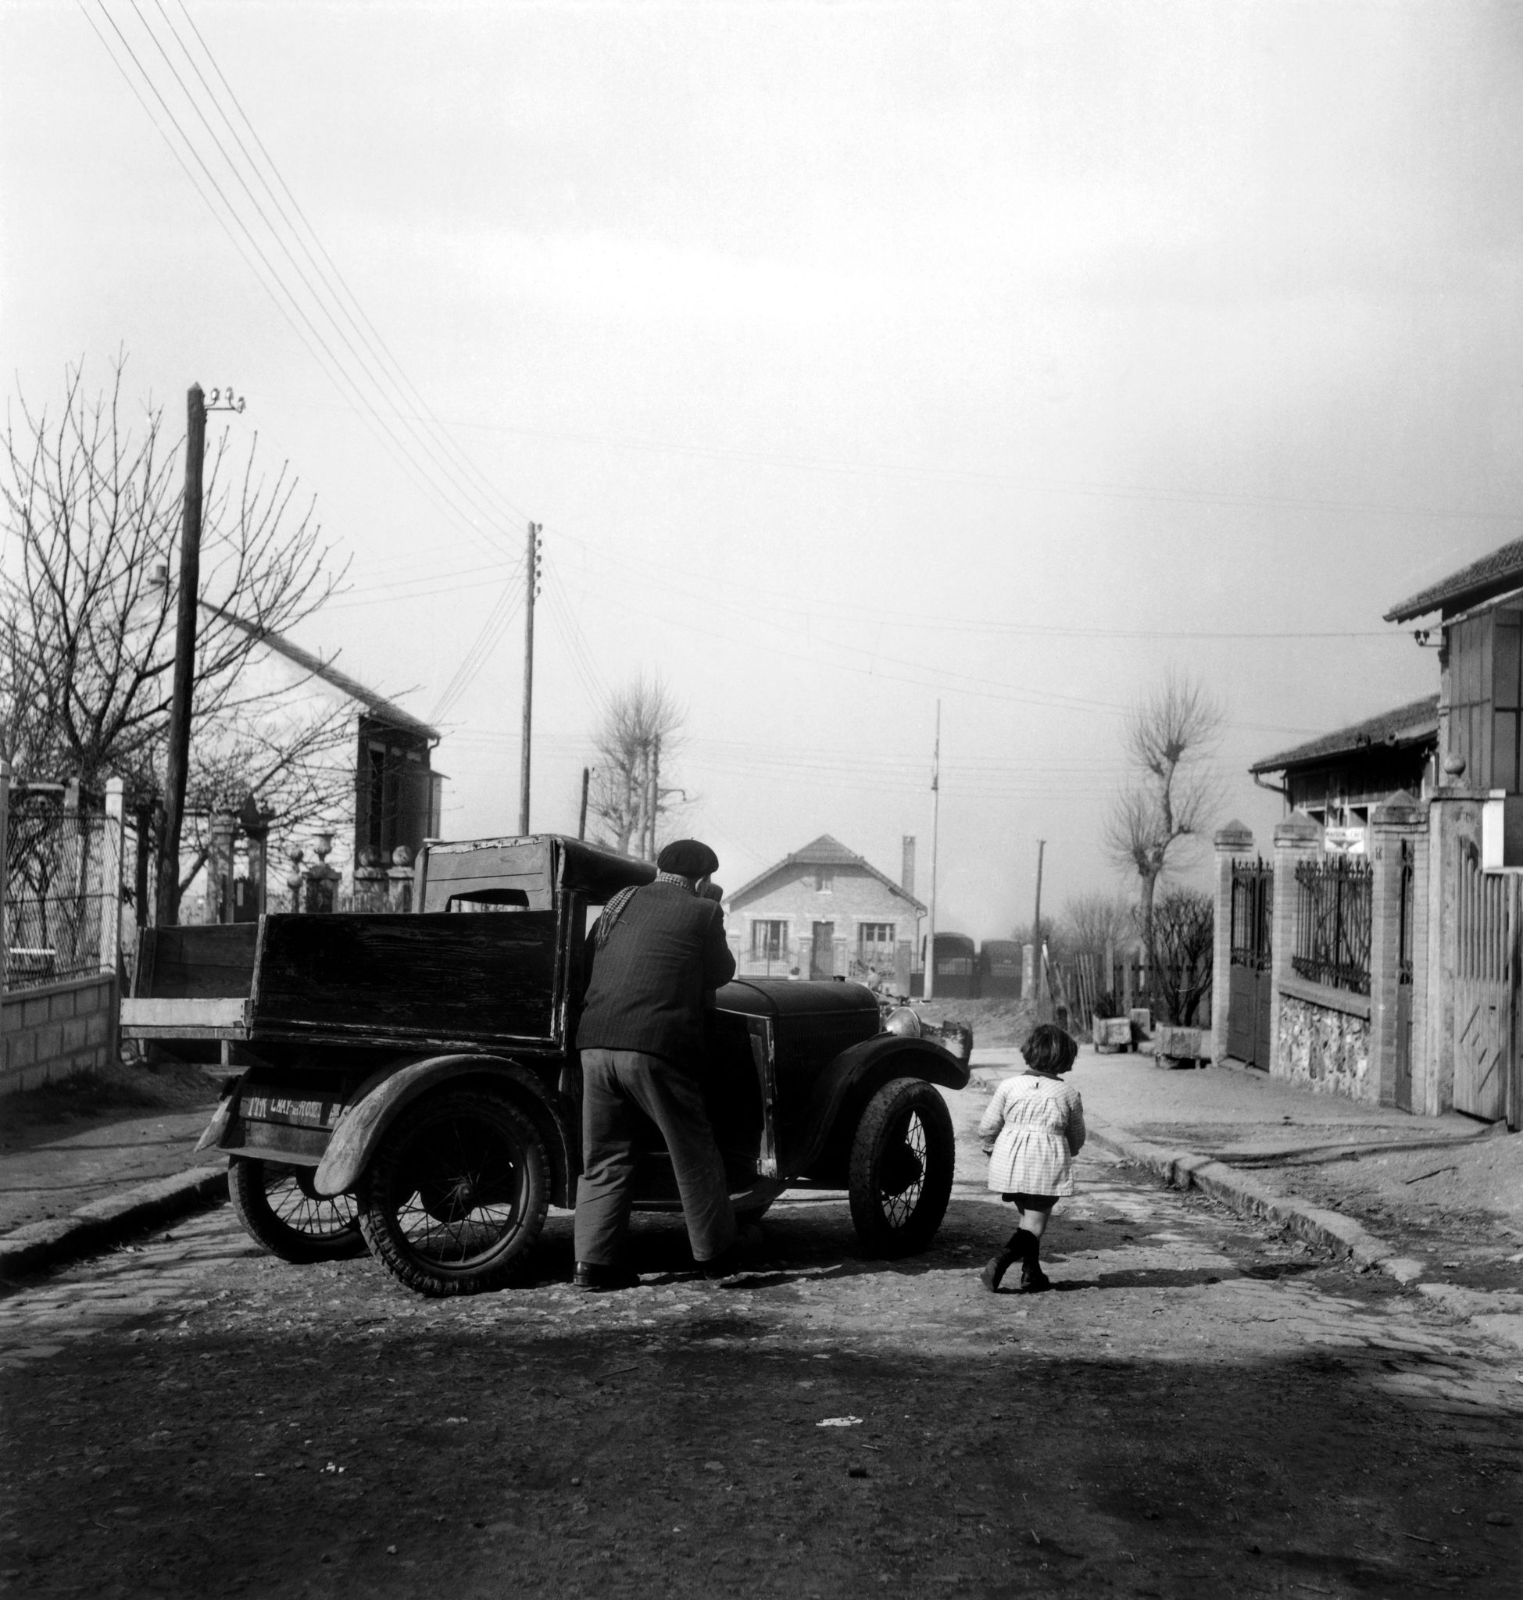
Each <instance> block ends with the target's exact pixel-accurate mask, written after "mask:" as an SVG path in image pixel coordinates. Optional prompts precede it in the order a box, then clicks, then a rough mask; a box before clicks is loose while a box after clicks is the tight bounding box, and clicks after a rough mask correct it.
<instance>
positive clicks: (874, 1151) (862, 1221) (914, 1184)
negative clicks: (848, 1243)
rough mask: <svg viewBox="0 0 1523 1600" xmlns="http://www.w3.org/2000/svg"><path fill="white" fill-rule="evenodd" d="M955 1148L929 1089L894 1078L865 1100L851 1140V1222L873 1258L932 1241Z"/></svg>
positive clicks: (947, 1119)
mask: <svg viewBox="0 0 1523 1600" xmlns="http://www.w3.org/2000/svg"><path fill="white" fill-rule="evenodd" d="M956 1159H957V1144H956V1139H955V1138H954V1136H953V1133H952V1116H951V1113H950V1112H949V1111H948V1110H947V1107H946V1102H945V1101H944V1100H943V1099H942V1098H941V1096H940V1095H939V1094H938V1093H937V1092H936V1088H935V1086H934V1085H933V1084H929V1083H923V1082H922V1081H921V1080H920V1079H918V1078H895V1079H894V1080H893V1081H892V1082H890V1083H886V1084H884V1086H883V1087H882V1088H881V1089H879V1090H878V1092H877V1093H876V1094H875V1095H874V1096H873V1097H872V1099H871V1100H869V1101H868V1102H867V1107H866V1109H865V1110H864V1111H863V1113H862V1120H861V1121H860V1122H859V1123H858V1124H857V1131H856V1133H855V1134H854V1135H853V1137H852V1141H851V1164H850V1167H849V1168H848V1172H849V1179H848V1183H849V1189H850V1194H851V1220H852V1222H853V1223H854V1224H855V1226H856V1230H857V1237H858V1239H860V1240H861V1242H862V1248H863V1250H864V1251H865V1252H866V1253H867V1254H868V1255H870V1256H890V1257H892V1256H909V1255H914V1254H916V1253H917V1252H918V1251H921V1250H924V1249H925V1248H926V1247H927V1246H928V1245H929V1244H930V1242H931V1240H932V1239H934V1238H935V1237H936V1230H937V1229H938V1228H939V1227H940V1226H941V1219H942V1218H943V1217H944V1216H945V1215H946V1210H947V1201H948V1200H949V1199H950V1198H951V1194H952V1169H953V1166H954V1165H955V1163H956Z"/></svg>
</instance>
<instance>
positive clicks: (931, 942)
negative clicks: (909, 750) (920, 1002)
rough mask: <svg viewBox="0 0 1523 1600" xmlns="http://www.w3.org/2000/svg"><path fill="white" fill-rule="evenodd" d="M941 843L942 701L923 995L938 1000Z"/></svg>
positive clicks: (935, 767) (935, 764)
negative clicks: (938, 875)
mask: <svg viewBox="0 0 1523 1600" xmlns="http://www.w3.org/2000/svg"><path fill="white" fill-rule="evenodd" d="M940 841H941V701H939V700H938V701H937V702H936V743H935V746H934V747H933V750H932V754H931V926H930V932H929V933H928V934H927V935H926V941H925V979H924V982H923V983H922V984H921V993H922V994H923V995H924V997H925V998H926V999H927V1000H934V999H935V998H936V856H937V846H938V845H939V843H940Z"/></svg>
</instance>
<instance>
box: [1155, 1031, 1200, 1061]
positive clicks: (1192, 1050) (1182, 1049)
mask: <svg viewBox="0 0 1523 1600" xmlns="http://www.w3.org/2000/svg"><path fill="white" fill-rule="evenodd" d="M1153 1053H1154V1054H1155V1055H1156V1056H1157V1057H1158V1058H1159V1059H1160V1060H1172V1061H1194V1060H1197V1059H1198V1058H1200V1057H1201V1056H1204V1055H1208V1054H1209V1053H1210V1048H1209V1038H1208V1037H1207V1038H1203V1037H1202V1030H1201V1029H1199V1028H1175V1027H1170V1026H1169V1025H1167V1024H1160V1025H1159V1027H1158V1028H1157V1029H1155V1030H1154V1033H1153Z"/></svg>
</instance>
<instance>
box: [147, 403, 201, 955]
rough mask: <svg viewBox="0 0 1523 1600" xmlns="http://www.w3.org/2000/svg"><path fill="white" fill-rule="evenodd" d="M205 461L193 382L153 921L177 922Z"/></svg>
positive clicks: (187, 413) (187, 415)
mask: <svg viewBox="0 0 1523 1600" xmlns="http://www.w3.org/2000/svg"><path fill="white" fill-rule="evenodd" d="M205 458H206V396H205V394H204V393H203V392H202V389H201V385H200V384H199V383H193V384H191V386H190V391H189V393H188V394H187V395H186V397H185V504H184V508H183V511H182V517H181V523H180V593H179V597H178V604H177V608H176V613H175V669H174V680H173V687H172V689H171V691H170V699H169V748H168V752H167V754H166V756H165V759H164V826H163V831H162V832H161V833H160V835H159V883H158V891H159V892H158V896H157V904H156V906H155V908H154V910H155V920H156V921H157V922H158V923H159V924H160V925H161V926H169V925H172V924H173V923H175V922H178V921H179V915H180V911H179V895H180V829H181V825H182V824H183V822H184V820H185V780H186V775H187V774H188V772H189V770H190V719H191V711H192V709H193V707H192V704H191V701H192V696H193V692H194V689H195V678H196V607H197V605H198V603H199V602H200V598H201V469H202V464H203V462H204V460H205Z"/></svg>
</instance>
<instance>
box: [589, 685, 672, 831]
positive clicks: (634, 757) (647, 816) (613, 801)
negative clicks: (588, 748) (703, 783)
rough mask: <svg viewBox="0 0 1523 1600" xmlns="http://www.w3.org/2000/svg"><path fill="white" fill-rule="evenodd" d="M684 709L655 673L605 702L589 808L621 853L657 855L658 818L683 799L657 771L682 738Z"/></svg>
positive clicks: (596, 744) (660, 770)
mask: <svg viewBox="0 0 1523 1600" xmlns="http://www.w3.org/2000/svg"><path fill="white" fill-rule="evenodd" d="M682 721H683V714H682V710H681V708H680V707H679V706H678V704H677V702H676V700H675V699H674V698H673V696H672V693H671V691H670V690H669V689H668V688H667V687H666V685H665V684H663V683H662V682H661V680H660V679H659V678H654V679H649V680H647V679H646V678H645V677H644V676H643V675H641V676H640V677H637V678H636V679H635V681H634V682H633V683H632V684H630V685H629V687H628V688H625V689H622V690H620V691H619V692H618V693H617V694H615V695H614V696H613V698H612V700H611V701H610V702H609V705H608V709H607V711H606V712H605V714H604V717H603V722H602V725H601V726H600V727H599V729H598V731H597V734H596V736H595V738H594V741H593V747H594V750H595V751H596V754H595V756H594V766H593V776H592V783H591V786H590V789H589V793H588V809H589V810H590V811H591V812H592V814H593V816H594V817H596V818H597V820H598V821H599V822H600V823H601V824H602V826H603V830H604V831H605V833H606V835H607V837H606V839H604V841H603V842H605V843H607V844H610V845H612V847H613V848H614V849H615V850H618V851H620V852H621V853H623V854H634V855H637V856H639V857H641V859H643V860H647V861H654V860H655V858H656V854H657V850H658V844H657V839H658V837H659V834H660V827H661V820H662V818H663V817H665V816H667V815H669V814H670V813H671V812H672V811H673V810H675V809H676V808H677V807H678V806H680V805H684V804H686V803H687V802H688V799H689V796H688V795H687V793H686V792H685V791H684V790H682V789H680V788H678V787H677V786H676V785H674V784H670V783H668V782H666V781H665V779H664V778H663V776H662V773H663V768H666V770H668V771H669V770H670V769H669V767H667V766H666V764H667V763H669V762H670V760H671V757H672V756H673V754H674V753H675V751H676V750H677V748H678V745H679V743H680V740H681V730H682Z"/></svg>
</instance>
